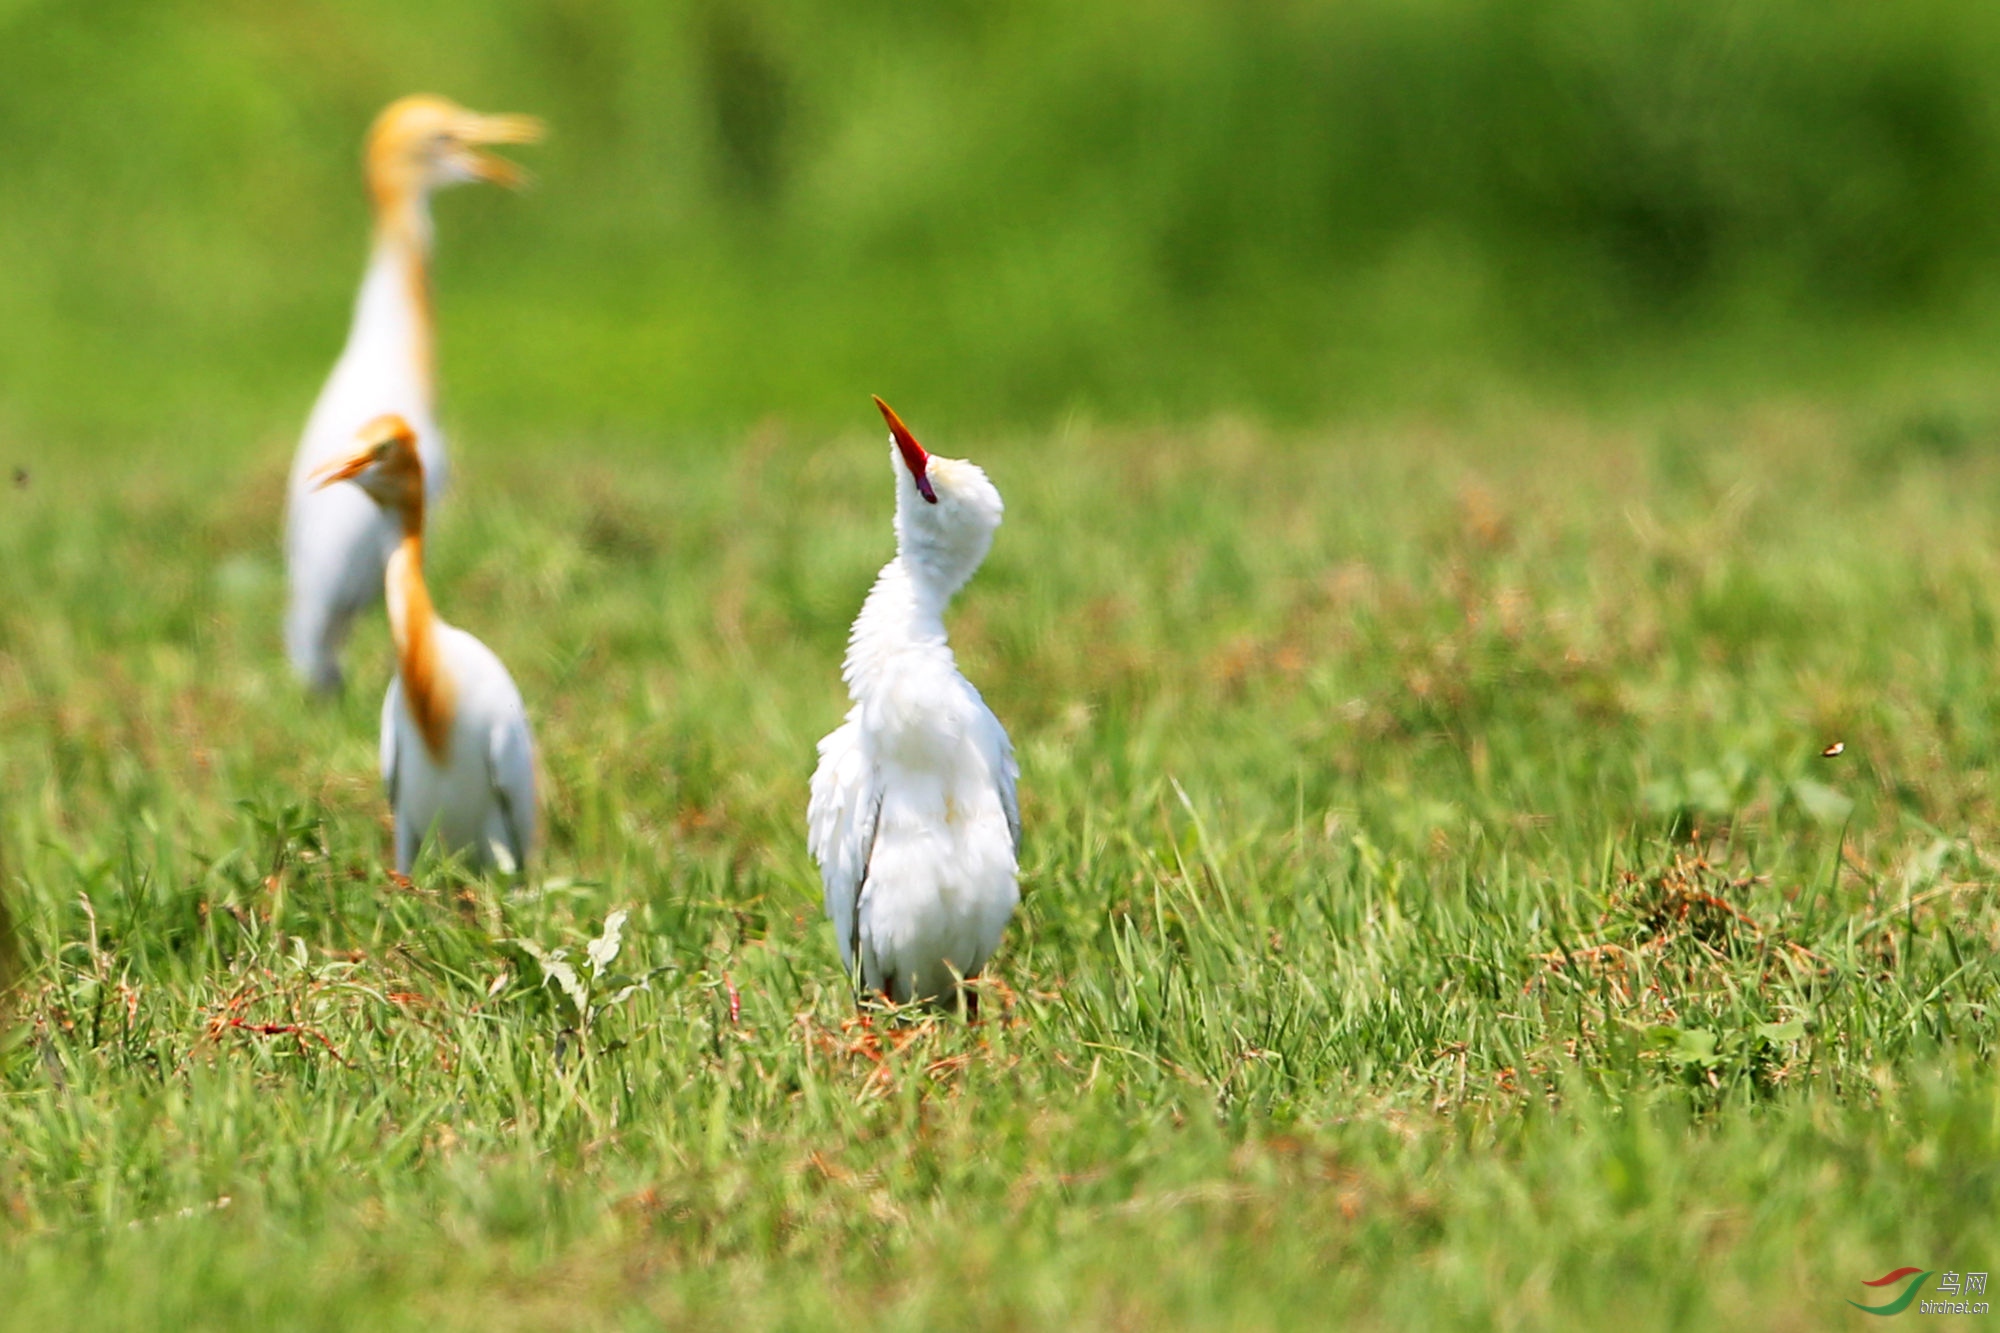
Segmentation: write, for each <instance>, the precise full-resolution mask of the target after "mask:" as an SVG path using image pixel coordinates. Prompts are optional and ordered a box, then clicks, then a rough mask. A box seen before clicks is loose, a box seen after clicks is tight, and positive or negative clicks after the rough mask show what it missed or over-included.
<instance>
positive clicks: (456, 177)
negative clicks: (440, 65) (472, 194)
mask: <svg viewBox="0 0 2000 1333" xmlns="http://www.w3.org/2000/svg"><path fill="white" fill-rule="evenodd" d="M541 137H542V122H541V121H539V120H537V119H535V118H534V117H533V116H482V115H480V114H479V113H477V112H475V111H467V110H466V109H465V108H464V107H462V106H460V105H458V103H456V102H453V101H451V100H450V99H448V98H443V97H435V96H432V95H430V94H428V93H419V94H417V95H416V96H413V97H405V98H402V99H400V100H398V101H395V102H391V103H390V104H389V105H388V106H387V107H386V108H385V109H384V110H383V112H382V114H381V115H379V116H377V117H376V118H375V124H374V126H373V127H372V128H371V129H370V130H369V131H368V150H367V158H368V188H369V190H370V192H371V193H373V194H374V196H375V200H376V203H377V204H378V205H383V204H387V203H389V202H391V201H393V200H397V199H408V198H417V197H421V196H423V195H426V194H428V193H429V192H430V191H432V190H436V189H440V188H442V187H444V186H447V185H458V184H462V183H464V182H466V181H490V182H492V183H493V184H495V185H505V186H508V187H509V188H519V187H520V186H522V185H524V184H526V183H527V180H528V173H527V172H526V171H524V170H523V169H522V168H521V167H519V166H517V165H516V164H515V163H513V162H510V161H508V160H507V159H506V158H504V157H499V156H496V155H494V154H492V153H488V152H485V151H483V150H484V149H486V148H489V147H492V146H494V145H496V144H517V143H534V142H535V141H536V140H538V139H540V138H541Z"/></svg>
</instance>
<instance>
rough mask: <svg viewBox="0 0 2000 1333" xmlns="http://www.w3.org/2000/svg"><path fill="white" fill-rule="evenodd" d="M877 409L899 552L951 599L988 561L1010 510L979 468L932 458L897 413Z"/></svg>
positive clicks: (960, 461) (882, 404) (877, 403)
mask: <svg viewBox="0 0 2000 1333" xmlns="http://www.w3.org/2000/svg"><path fill="white" fill-rule="evenodd" d="M875 406H876V407H878V408H880V409H881V410H882V419H883V420H884V421H886V422H888V423H889V440H890V443H891V445H892V446H893V448H892V451H891V454H890V457H891V460H892V463H891V465H892V466H893V467H894V468H895V472H896V546H897V549H898V550H899V551H900V552H901V553H902V555H903V559H904V560H905V561H906V562H908V563H909V564H911V565H912V566H913V567H914V568H915V570H917V571H920V572H922V573H923V574H924V575H926V576H928V578H929V580H930V581H931V582H932V584H933V585H934V586H935V587H936V589H937V590H938V591H939V592H940V593H942V594H943V595H945V596H947V597H949V596H950V595H951V594H952V593H955V592H957V591H958V590H959V588H961V587H963V586H964V584H965V581H966V580H967V579H969V578H971V577H972V575H973V572H974V571H975V570H977V569H978V568H979V562H980V561H982V560H984V559H985V558H986V552H987V551H988V550H989V549H991V547H992V545H993V534H994V533H995V532H996V531H998V530H999V527H1000V516H1001V514H1002V512H1003V511H1004V510H1005V508H1006V506H1005V505H1004V504H1002V503H1001V500H1000V492H999V490H998V489H996V488H995V487H994V485H993V483H992V482H991V481H988V480H987V479H986V473H985V471H984V470H983V469H981V468H980V467H979V465H978V464H976V463H968V462H966V461H965V460H964V459H962V458H940V457H938V456H937V455H935V454H933V453H930V452H928V451H927V450H925V448H924V447H923V446H922V445H921V444H918V443H917V437H916V436H914V435H912V434H911V433H910V428H909V427H908V426H905V425H904V424H903V419H902V418H901V417H899V416H897V415H896V412H895V409H894V408H892V407H890V406H889V405H888V404H887V403H885V402H883V401H882V400H881V399H880V398H877V399H876V400H875Z"/></svg>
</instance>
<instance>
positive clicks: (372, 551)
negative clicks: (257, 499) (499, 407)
mask: <svg viewBox="0 0 2000 1333" xmlns="http://www.w3.org/2000/svg"><path fill="white" fill-rule="evenodd" d="M541 133H542V127H541V122H539V121H537V120H535V119H533V118H532V117H529V116H482V115H477V114H475V113H473V112H471V111H467V110H466V109H465V108H464V107H461V106H458V105H456V104H455V103H452V102H449V101H446V100H445V99H444V98H441V97H430V96H417V97H405V98H403V99H402V100H401V101H398V102H394V103H392V104H390V106H389V107H388V108H387V109H386V110H384V111H383V112H382V114H381V115H380V116H378V117H376V120H375V125H374V127H373V128H372V129H371V130H370V131H369V132H368V148H367V154H366V165H367V175H368V194H369V198H370V201H371V202H372V204H373V206H374V211H375V244H374V250H373V253H372V254H371V255H370V257H369V260H368V271H367V274H366V276H364V277H363V278H362V281H361V295H360V297H359V299H358V300H357V301H356V303H355V307H354V322H353V324H352V325H351V326H350V328H349V330H348V334H347V346H346V348H345V349H343V350H342V352H341V354H340V360H339V361H338V362H336V363H335V365H334V367H333V374H332V375H331V376H330V377H328V379H327V382H326V387H324V388H323V389H321V390H320V395H319V401H318V402H317V403H315V404H314V406H313V410H312V416H311V417H309V418H308V419H307V421H306V430H305V436H304V438H302V439H301V440H300V441H299V451H298V456H297V457H296V458H295V459H294V461H293V463H292V478H291V487H290V499H289V503H288V505H287V509H286V519H285V565H286V573H287V578H288V581H289V583H290V602H289V605H288V607H287V609H286V612H285V650H286V653H287V654H288V655H289V656H290V658H291V661H292V667H293V669H294V670H295V671H296V672H297V673H298V674H299V676H300V678H301V679H302V680H304V681H305V682H306V683H307V684H308V685H310V686H311V687H312V688H314V689H316V690H321V691H332V690H337V689H339V688H340V679H341V677H340V646H341V643H342V642H343V641H344V640H345V639H346V637H347V629H348V626H349V624H350V623H351V622H352V621H353V619H354V615H355V613H356V612H357V611H359V610H361V609H362V608H364V607H367V606H369V605H372V604H373V603H374V600H375V598H376V597H377V595H379V594H380V592H381V590H382V567H383V565H384V564H385V563H386V562H387V561H388V558H389V553H390V551H391V550H393V549H394V548H395V545H396V541H397V532H396V525H395V521H394V520H393V519H392V518H390V517H388V516H386V515H384V514H383V513H382V512H381V511H380V510H378V509H377V508H376V507H375V506H374V505H371V504H369V503H368V501H367V500H366V499H365V498H363V497H362V496H361V495H360V494H359V493H358V492H356V491H352V490H349V489H347V488H345V487H342V488H339V489H336V490H331V491H320V490H316V489H315V488H314V487H313V485H312V483H311V480H310V479H311V477H312V475H313V473H314V472H315V471H316V470H317V469H318V468H320V467H321V466H322V465H324V464H325V463H326V462H327V460H328V459H330V458H333V457H335V456H338V455H341V454H343V453H345V452H346V451H347V450H348V449H350V448H351V447H352V445H353V442H354V433H355V431H357V430H359V429H360V428H361V426H362V425H363V424H364V423H366V422H368V421H371V420H373V419H374V418H376V417H378V416H380V415H381V414H383V413H385V412H394V413H395V414H397V415H398V416H400V417H402V418H403V420H405V421H406V422H408V423H410V425H411V428H412V429H414V430H415V431H416V435H417V447H418V449H419V450H420V451H421V453H422V455H423V463H424V477H425V481H426V483H427V485H428V487H429V492H430V497H431V498H432V499H433V500H435V499H436V498H437V496H438V493H439V492H440V491H441V490H442V489H443V487H444V483H445V454H444V440H443V438H442V437H441V436H440V435H439V434H438V428H437V422H436V421H435V420H434V419H433V416H432V413H433V410H434V400H435V382H434V375H433V363H432V331H431V301H430V269H429V263H430V250H431V215H430V197H431V193H432V191H434V190H437V189H440V188H443V187H444V186H447V185H453V184H457V183H459V182H462V181H491V182H493V183H495V184H497V185H506V186H518V185H519V184H521V182H522V181H523V180H525V179H526V174H525V173H524V172H523V171H522V170H521V168H520V167H518V166H516V165H515V164H514V163H512V162H509V161H507V160H506V159H504V158H501V157H496V156H494V155H493V154H491V153H486V152H482V151H480V150H481V148H482V147H484V146H486V145H491V144H519V143H532V142H534V141H535V140H536V139H539V138H540V137H541Z"/></svg>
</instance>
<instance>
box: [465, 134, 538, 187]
mask: <svg viewBox="0 0 2000 1333" xmlns="http://www.w3.org/2000/svg"><path fill="white" fill-rule="evenodd" d="M544 133H545V129H544V126H543V125H542V122H541V121H540V120H539V119H538V118H536V117H534V116H468V117H467V118H466V120H465V122H464V124H462V125H461V126H459V130H458V137H459V139H460V140H462V141H463V142H464V143H465V145H466V154H465V155H466V159H467V161H466V166H467V169H468V170H469V171H471V172H472V174H473V175H474V176H477V177H478V178H479V179H480V180H483V181H488V182H491V183H492V184H494V185H504V186H506V187H507V188H508V189H510V190H518V189H520V188H521V187H523V186H525V185H527V184H528V183H529V182H530V181H532V180H533V179H534V177H533V175H531V174H530V173H529V171H528V169H527V168H526V167H523V166H521V165H520V164H519V163H517V162H510V161H508V160H507V159H506V158H504V157H499V156H496V155H495V154H493V153H482V152H480V151H478V150H479V149H481V148H485V147H491V146H493V145H497V144H522V143H539V142H541V139H542V135H543V134H544Z"/></svg>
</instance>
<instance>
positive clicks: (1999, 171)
mask: <svg viewBox="0 0 2000 1333" xmlns="http://www.w3.org/2000/svg"><path fill="white" fill-rule="evenodd" d="M417 89H432V90H436V91H440V92H445V93H448V94H450V95H452V96H455V97H458V98H459V99H461V100H463V101H465V102H467V103H468V104H470V105H473V106H475V107H478V108H481V109H487V110H514V111H531V112H536V113H540V114H542V115H544V116H546V117H547V118H548V120H549V121H550V123H551V125H552V127H553V130H554V137H553V138H552V140H551V141H550V142H549V143H547V144H546V145H544V146H542V147H541V148H538V149H530V150H522V151H521V152H519V153H518V154H516V156H517V157H519V158H520V159H522V160H524V161H528V162H530V163H531V164H532V165H533V166H534V167H535V169H536V170H537V171H538V172H539V173H540V175H541V177H542V186H541V188H540V189H539V190H537V191H536V192H535V193H533V194H531V195H529V196H527V197H525V198H521V199H509V198H500V197H497V196H495V195H494V194H493V192H490V191H479V192H473V191H460V192H457V193H456V194H454V195H452V196H449V197H448V198H446V199H445V200H444V201H443V203H442V205H441V208H440V239H441V249H440V256H439V272H438V281H439V302H440V312H441V319H442V322H443V336H444V347H443V369H444V375H445V384H446V391H447V395H448V398H449V403H450V406H451V408H452V410H453V413H454V415H455V416H457V417H459V418H462V419H464V420H466V421H467V422H468V424H469V425H471V426H473V427H475V428H477V429H478V430H479V431H480V432H481V433H482V434H486V435H500V436H505V435H509V434H518V435H519V436H520V437H522V438H523V439H535V438H546V437H547V436H548V435H550V434H551V433H553V432H557V431H562V432H570V431H575V430H591V431H595V432H598V433H600V434H602V433H607V432H608V433H611V434H622V433H630V434H632V435H634V436H637V437H645V438H657V439H661V440H670V439H676V438H678V439H690V440H699V439H702V438H711V437H712V436H713V434H714V433H715V432H718V431H727V430H733V429H737V428H740V427H744V426H747V425H751V424H753V423H756V422H758V421H761V420H766V419H771V418H776V419H780V420H783V421H787V422H794V423H798V424H801V425H810V426H823V425H831V424H834V423H850V422H860V421H862V420H864V419H865V418H866V416H867V399H866V396H865V395H866V394H867V393H868V392H870V391H875V392H881V393H884V394H886V395H888V396H889V397H891V398H892V400H894V401H896V402H898V403H902V404H905V405H906V408H907V410H909V411H911V412H912V413H913V414H914V415H913V416H912V419H913V420H923V421H926V422H930V423H933V424H936V423H940V422H950V423H952V424H954V425H964V426H981V425H987V424H1011V425H1016V426H1026V427H1033V426H1036V425H1040V424H1044V423H1049V422H1053V421H1058V420H1061V419H1064V418H1066V417H1070V416H1075V415H1082V416H1085V417H1088V418H1093V419H1099V420H1133V419H1139V420H1147V419H1171V418H1177V417H1190V416H1194V417H1200V416H1209V415H1215V414H1243V415H1248V416H1251V417H1254V418H1258V419H1262V420H1266V421H1272V422H1278V423H1283V422H1286V421H1312V420H1319V419H1324V418H1326V417H1328V416H1330V415H1338V414H1342V413H1349V412H1367V411H1376V410H1382V409H1387V410H1405V409H1408V408H1410V407H1413V406H1416V407H1422V408H1424V409H1426V410H1435V409H1443V410H1449V409H1450V407H1451V405H1452V404H1453V403H1456V402H1463V401H1467V400H1469V399H1473V398H1478V397H1480V396H1484V395H1490V394H1491V393H1492V392H1494V391H1495V390H1496V388H1497V389H1499V390H1500V391H1501V392H1514V391H1516V390H1517V389H1519V390H1521V391H1525V392H1528V393H1531V394H1534V395H1537V396H1545V395H1551V394H1553V395H1558V396H1572V395H1573V396H1580V397H1584V398H1593V397H1596V398H1601V397H1603V396H1604V395H1607V394H1609V395H1613V396H1616V395H1619V394H1631V393H1639V394H1658V393H1662V392H1677V391H1679V390H1680V389H1681V388H1684V387H1685V386H1687V385H1689V384H1695V383H1698V384H1700V385H1702V386H1703V388H1704V391H1705V392H1716V393H1725V394H1726V393H1734V392H1739V391H1745V392H1768V391H1771V390H1772V389H1774V388H1776V389H1779V390H1791V389H1801V390H1805V391H1813V390H1814V389H1815V388H1816V387H1820V386H1839V387H1841V388H1849V387H1852V386H1854V385H1856V384H1863V385H1865V384H1868V383H1876V382H1884V381H1887V380H1889V379H1894V378H1898V377H1906V376H1908V375H1909V374H1910V373H1912V368H1913V367H1923V368H1925V370H1924V373H1927V374H1932V373H1939V372H1938V371H1937V368H1938V367H1941V366H1944V367H1950V368H1952V369H1951V370H1950V372H1949V373H1950V374H1951V375H1956V376H1958V377H1959V379H1958V382H1960V383H1967V382H1976V379H1977V377H1979V376H1981V375H1983V374H1984V372H1985V371H1986V370H1987V369H1988V368H1989V366H1990V363H1991V360H1992V358H1991V355H1990V353H1988V352H1987V351H1985V350H1984V349H1985V348H1986V347H1987V346H1988V345H1989V344H1992V343H1993V342H1994V338H1995V335H1996V332H2000V329H1997V328H1996V325H2000V321H1995V320H1994V319H1993V318H1992V316H1991V315H1990V314H1989V313H1988V312H1989V310H1990V309H1992V308H1993V307H1994V305H1995V304H1996V303H1995V301H1994V299H1993V298H1994V296H1995V293H1996V287H2000V283H1996V277H2000V223H1996V209H1995V205H1996V202H2000V189H1996V188H1995V187H1996V184H2000V181H1996V176H2000V151H1996V150H2000V10H1995V9H1994V8H1993V7H1992V6H1990V5H1986V4H1981V3H1977V2H1976V0H1902V2H1901V3H1897V4H1894V5H1887V4H1882V3H1880V0H1869V2H1868V3H1860V2H1858V0H1856V2H1841V0H1836V2H1833V3H1827V2H1826V0H1815V2H1813V3H1806V2H1805V0H1756V2H1755V3H1742V2H1741V0H1734V2H1732V0H1346V2H1345V3H1338V4H1334V3H1288V2H1286V0H1102V2H1101V3H1096V4H1092V5H1075V4H1058V3H1053V2H1051V0H1023V2H1021V3H1015V4H1009V5H990V4H977V3H969V2H966V0H942V2H936V3H929V4H911V3H887V2H886V0H840V3H833V0H787V2H785V3H778V2H776V0H749V2H747V3H721V2H720V0H714V2H712V3H693V4H687V3H682V4H669V5H657V4H645V3H639V0H622V2H621V0H503V2H501V3H491V2H482V3H472V2H471V0H442V2H440V3H430V4H424V5H409V4H405V3H390V2H389V0H362V2H359V3H343V4H328V3H285V4H271V3H268V2H267V0H209V2H206V3H194V2H193V0H143V2H141V0H93V3H90V4H87V5H86V4H58V3H54V2H53V0H0V256H4V260H0V432H5V433H6V434H7V435H11V436H14V437H16V438H23V437H27V436H31V435H32V436H36V437H39V438H40V439H42V440H44V441H54V440H57V439H61V440H67V441H77V442H82V443H87V444H99V443H109V442H114V441H130V440H133V439H144V440H148V441H153V442H169V443H181V442H186V443H194V442H198V441H212V442H214V447H223V443H224V442H225V441H228V440H237V439H242V438H245V437H246V436H249V437H257V438H260V439H261V438H267V437H269V436H271V435H288V434H289V433H290V432H292V431H293V430H295V429H296V427H297V425H298V422H299V420H300V419H301V418H302V416H303V414H304V412H305V409H306V406H307V404H308V402H309V401H310V399H311V396H312V394H313V392H314V391H315V390H316V388H317V386H318V383H319V380H320V378H321V377H322V375H323V374H324V372H325V370H326V368H327V366H328V365H329V364H330V362H331V360H332V357H333V354H334V352H335V350H336V349H337V347H338V345H339V341H340V338H341V336H342V332H343V329H344V327H345V323H346V319H347V314H348V304H349V301H350V299H351V294H352V291H353V288H354V286H355V283H356V281H357V278H358V275H359V270H360V264H361V260H362V256H363V250H364V244H365V230H366V216H365V210H364V207H363V204H362V198H361V192H360V188H359V185H358V181H357V160H358V159H357V151H358V141H359V138H360V135H361V133H362V131H363V129H364V127H365V126H366V125H367V123H368V120H369V118H370V117H371V115H372V114H373V112H374V111H375V110H376V109H377V108H378V107H379V106H380V105H381V104H383V103H384V102H386V101H387V100H389V99H390V98H391V97H394V96H396V95H398V94H401V93H404V92H408V91H412V90H417Z"/></svg>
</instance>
